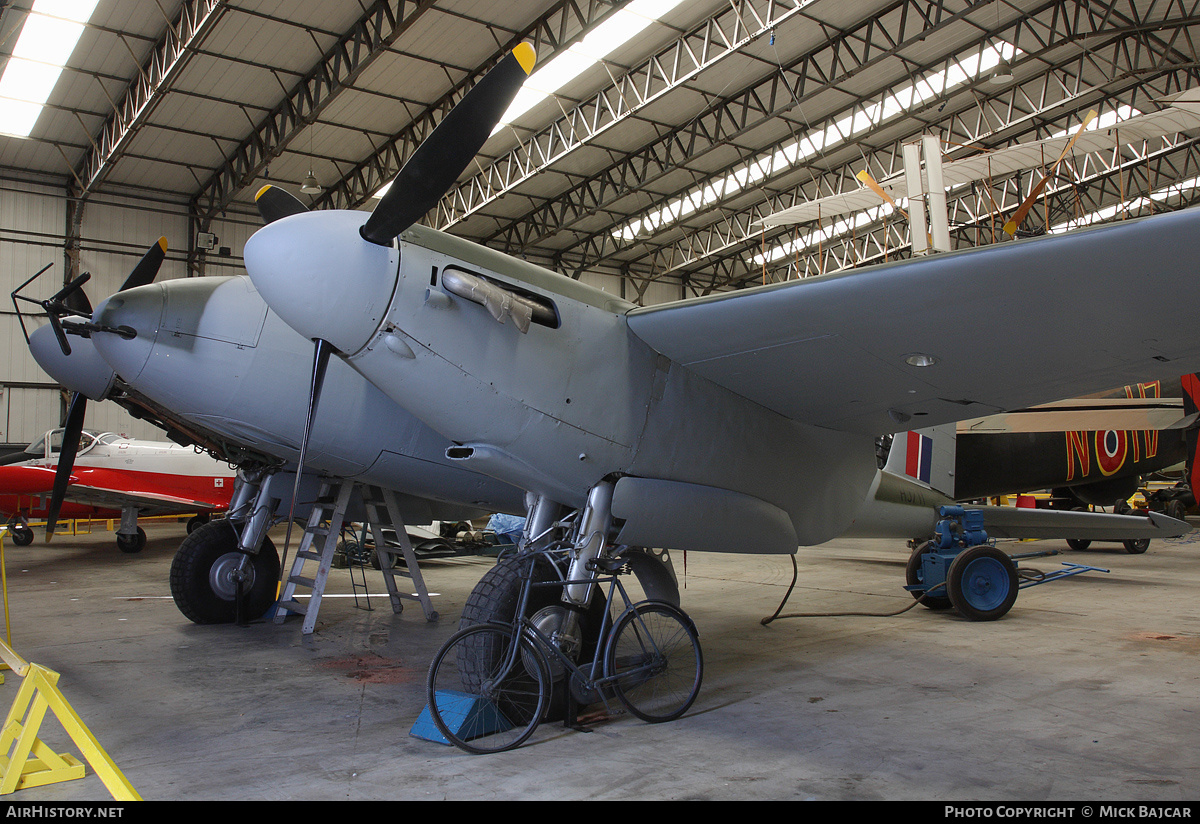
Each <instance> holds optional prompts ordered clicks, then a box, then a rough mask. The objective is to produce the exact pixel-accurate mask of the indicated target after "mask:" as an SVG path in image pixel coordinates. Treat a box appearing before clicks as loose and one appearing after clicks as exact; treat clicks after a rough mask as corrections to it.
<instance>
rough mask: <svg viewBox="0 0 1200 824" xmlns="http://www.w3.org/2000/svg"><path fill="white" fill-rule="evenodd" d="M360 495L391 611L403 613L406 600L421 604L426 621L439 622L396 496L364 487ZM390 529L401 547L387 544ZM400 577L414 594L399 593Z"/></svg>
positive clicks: (386, 490)
mask: <svg viewBox="0 0 1200 824" xmlns="http://www.w3.org/2000/svg"><path fill="white" fill-rule="evenodd" d="M360 492H361V493H362V500H363V504H364V506H365V507H366V510H367V525H368V527H369V528H370V530H371V536H372V538H374V540H375V555H376V558H378V560H379V568H380V569H381V570H383V582H384V585H385V586H386V587H387V592H388V598H389V599H390V600H391V602H392V612H393V613H395V614H397V615H399V614H400V613H401V612H402V611H403V610H404V602H403V601H404V599H409V600H414V601H419V602H420V604H421V609H422V611H423V612H424V613H425V620H427V621H436V620H437V617H438V614H437V611H436V610H434V608H433V602H432V601H430V599H429V589H428V588H427V587H426V586H425V579H424V577H423V576H422V575H421V569H420V567H418V566H417V553H416V552H414V551H413V547H412V541H411V540H409V537H408V530H407V529H405V527H404V519H403V518H402V517H401V515H400V505H399V503H397V501H396V493H395V492H393V491H392V490H390V489H384V488H383V487H378V486H369V485H365V484H364V485H363V486H361V487H360ZM387 528H390V529H391V530H392V531H393V532H395V534H396V543H397V544H398V546H392V545H390V544H388V543H387V541H386V539H385V538H384V529H387ZM363 537H364V538H365V537H366V536H365V535H364V536H363ZM400 559H403V561H404V567H403V568H401V567H400V566H399V565H398V561H399V560H400ZM397 575H401V576H404V577H407V578H409V579H410V580H411V581H412V587H411V588H412V590H413V591H412V592H411V593H410V592H401V591H400V588H399V587H398V586H397V585H396V576H397Z"/></svg>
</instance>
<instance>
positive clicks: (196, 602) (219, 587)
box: [171, 521, 279, 624]
mask: <svg viewBox="0 0 1200 824" xmlns="http://www.w3.org/2000/svg"><path fill="white" fill-rule="evenodd" d="M245 557H249V559H250V563H249V564H248V565H246V578H245V580H244V581H243V582H242V594H243V605H244V608H245V614H246V615H247V616H249V617H251V618H257V617H258V616H260V615H262V614H263V613H265V612H266V611H267V608H268V607H270V606H271V604H272V603H274V601H275V589H276V584H277V583H278V582H279V553H278V552H276V551H275V545H274V544H273V543H272V542H271V539H270V538H268V537H264V538H263V542H262V547H261V548H260V549H259V551H258V554H257V555H250V556H247V555H246V553H243V552H241V551H240V550H239V549H238V534H237V532H236V531H235V530H234V528H233V524H231V523H229V522H228V521H211V522H209V523H207V524H205V525H204V526H202V527H200V528H199V529H197V530H196V531H195V532H193V533H192V534H191V535H189V536H187V537H186V538H184V539H183V543H181V544H180V545H179V550H178V552H176V553H175V560H174V561H172V562H171V596H172V597H173V598H174V599H175V606H177V607H179V611H180V612H182V613H183V614H184V615H185V616H186V617H187V618H188V620H190V621H192V622H194V623H197V624H228V623H232V622H233V621H235V620H237V602H236V597H237V573H238V570H239V568H240V566H241V564H242V559H243V558H245Z"/></svg>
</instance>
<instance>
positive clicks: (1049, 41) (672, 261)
mask: <svg viewBox="0 0 1200 824" xmlns="http://www.w3.org/2000/svg"><path fill="white" fill-rule="evenodd" d="M1069 5H1072V6H1073V5H1075V4H1074V3H1073V2H1072V3H1070V4H1069ZM1055 19H1056V21H1057V22H1058V23H1059V24H1063V23H1064V21H1065V22H1066V23H1068V24H1069V26H1068V30H1066V31H1063V32H1062V33H1061V34H1060V37H1058V38H1055V37H1046V32H1045V31H1042V32H1040V33H1039V37H1045V43H1046V45H1045V48H1044V49H1043V51H1046V52H1049V51H1050V50H1051V49H1053V48H1054V47H1055V46H1056V45H1061V42H1062V40H1064V39H1070V38H1071V37H1072V34H1071V31H1073V30H1075V27H1076V26H1077V25H1078V23H1079V21H1078V20H1077V19H1076V20H1067V18H1065V16H1060V15H1055ZM1034 22H1036V21H1034ZM1039 26H1041V24H1039ZM1043 28H1044V27H1043ZM1123 56H1124V57H1126V58H1127V57H1129V56H1130V52H1129V51H1128V50H1124V49H1118V50H1117V52H1116V53H1115V54H1114V60H1116V61H1120V60H1121V58H1122V57H1123ZM1093 59H1094V57H1093V56H1092V53H1091V52H1085V53H1082V54H1080V53H1075V54H1073V55H1071V56H1070V58H1069V59H1065V60H1063V62H1062V63H1059V64H1056V65H1054V66H1053V67H1052V70H1051V71H1048V72H1046V73H1043V74H1042V75H1041V76H1039V77H1038V78H1036V79H1035V80H1034V81H1031V82H1030V83H1028V84H1026V85H1025V86H1021V87H1014V88H1012V89H1010V90H1008V91H1006V92H1005V93H1003V94H1002V95H998V96H996V98H993V99H989V100H986V101H981V103H980V105H981V106H983V105H986V106H987V107H988V110H989V114H990V115H991V116H990V117H982V118H978V119H977V121H976V122H975V123H974V124H969V123H968V122H967V120H968V118H970V117H971V115H972V112H973V111H974V110H972V111H971V112H966V113H962V114H953V115H951V116H950V117H949V118H948V119H947V121H945V122H943V123H941V124H938V127H939V128H940V130H941V131H942V133H943V134H944V135H946V137H947V140H948V141H949V142H951V143H969V142H973V141H976V140H979V139H981V138H982V137H987V138H988V139H989V143H990V145H1000V144H1001V143H1002V142H1005V141H1007V140H1008V139H1011V138H1012V137H1014V136H1016V134H1017V133H1021V134H1025V135H1028V134H1029V133H1030V132H1031V131H1034V132H1035V134H1034V136H1035V137H1043V136H1045V134H1042V133H1037V131H1036V130H1037V129H1044V127H1045V123H1046V122H1047V120H1046V119H1045V118H1044V117H1043V116H1039V111H1040V112H1042V113H1043V114H1044V113H1045V112H1053V111H1055V110H1061V108H1062V103H1063V101H1064V100H1071V101H1074V105H1075V106H1076V107H1079V106H1083V105H1084V102H1085V101H1084V100H1083V98H1085V97H1088V95H1089V94H1092V93H1093V92H1094V91H1095V90H1094V89H1093V88H1092V87H1090V86H1088V85H1087V84H1086V83H1084V81H1083V80H1082V77H1083V76H1084V68H1085V64H1087V63H1088V62H1089V61H1091V60H1093ZM1132 68H1133V66H1132V65H1130V64H1128V63H1124V64H1122V63H1120V62H1118V63H1117V64H1116V65H1115V66H1113V67H1110V69H1111V70H1112V71H1114V72H1118V73H1121V72H1123V73H1125V74H1127V75H1128V76H1129V77H1130V78H1131V79H1132V78H1133V77H1135V76H1136V75H1135V74H1134V73H1133V72H1132V71H1131V70H1132ZM1184 82H1186V81H1185V80H1183V79H1181V78H1179V77H1174V78H1173V79H1171V80H1169V81H1168V82H1167V84H1166V85H1165V86H1162V87H1160V89H1174V90H1178V88H1177V86H1178V84H1180V83H1184ZM1030 87H1035V91H1033V92H1032V93H1031V92H1030V91H1029V88H1030ZM1131 90H1132V91H1131ZM1139 90H1140V91H1139ZM1163 93H1165V91H1160V90H1159V89H1156V88H1155V87H1153V86H1148V85H1146V84H1144V83H1142V84H1139V83H1136V82H1134V83H1131V84H1130V86H1127V87H1126V93H1124V94H1123V95H1122V97H1121V98H1116V97H1112V98H1110V100H1111V102H1112V105H1119V104H1121V103H1124V102H1128V100H1129V99H1130V95H1133V96H1141V97H1143V98H1153V97H1158V96H1161V95H1162V94H1163ZM999 116H1004V117H1005V118H1006V119H1001V120H999V124H1000V125H999V126H997V125H996V124H997V122H998V117H999ZM838 117H840V115H839V116H838ZM1054 119H1055V118H1053V117H1052V118H1049V120H1051V121H1052V120H1054ZM1013 122H1018V123H1020V124H1022V125H1021V127H1020V129H1019V130H1016V131H1014V130H1013V129H1012V128H1010V127H1011V126H1012V124H1013ZM822 125H828V124H822ZM916 125H918V126H919V125H920V121H919V120H918V121H917V124H916ZM980 127H982V129H981V128H980ZM872 133H873V132H872ZM870 136H871V133H868V134H864V135H861V136H858V137H857V138H856V140H857V142H858V145H859V146H860V147H861V146H863V145H864V144H867V143H868V141H869V139H870ZM897 147H898V143H897V144H893V145H889V146H887V147H883V148H881V149H879V150H876V151H874V152H867V153H866V161H867V166H868V168H870V169H871V170H872V173H874V174H886V173H888V172H891V171H895V170H896V169H897V168H899V166H898V162H899V161H898V157H899V154H898V152H899V150H898V148H897ZM728 172H729V170H724V171H723V172H722V173H721V174H727V173H728ZM848 175H851V176H852V170H851V169H850V168H849V167H844V168H841V169H839V170H837V171H836V172H835V176H836V178H837V179H838V181H839V182H840V181H844V180H849V176H848ZM823 183H824V185H822V184H823ZM839 185H840V183H839ZM854 185H855V186H857V183H855V184H854ZM838 189H839V186H835V185H831V184H829V183H828V176H827V175H826V176H822V177H815V176H814V180H813V181H812V182H811V184H802V185H801V186H800V187H799V188H797V189H795V190H794V191H793V192H792V193H791V194H790V196H787V195H780V194H778V193H776V194H773V195H769V196H768V198H767V200H765V201H764V202H762V203H760V204H758V205H757V206H755V207H754V208H752V209H750V210H749V211H746V212H742V213H737V214H732V215H727V216H725V217H723V218H721V219H719V220H717V221H715V222H713V223H711V224H710V225H708V226H706V227H703V228H700V229H697V230H695V231H691V232H689V234H688V235H687V237H684V238H682V239H677V240H674V241H670V242H666V243H662V244H659V245H650V244H646V246H645V248H646V249H647V251H646V252H644V253H643V254H641V255H639V256H638V257H637V259H636V260H634V261H632V263H631V265H633V266H635V267H637V268H639V269H641V270H643V271H645V270H647V269H649V270H653V271H656V272H659V273H660V274H668V273H678V272H680V271H682V270H686V269H689V268H696V267H699V266H702V265H703V266H707V265H709V264H710V263H711V261H710V260H708V259H711V258H712V257H714V256H720V255H721V254H723V253H724V251H725V250H728V249H734V248H737V247H739V246H752V245H754V244H756V243H757V242H758V241H759V239H760V234H761V231H760V230H758V229H756V228H754V226H753V224H754V222H755V221H757V220H758V219H760V218H762V217H765V216H766V215H768V214H771V213H773V212H775V211H778V210H780V209H782V208H786V207H787V206H790V205H794V204H795V203H797V202H803V201H805V200H810V199H813V198H815V197H820V196H822V195H825V194H829V193H831V192H832V191H836V190H838ZM710 209H711V211H712V212H713V213H719V212H720V211H721V209H720V206H719V204H715V205H713V206H712V207H710ZM669 228H670V227H664V229H663V230H662V231H663V232H664V233H665V232H666V231H667V230H668V229H669ZM683 231H687V230H686V229H684V230H683ZM678 232H679V229H678V228H677V229H676V234H678ZM625 245H626V247H627V248H628V246H629V244H625ZM598 251H600V250H599V249H598V248H596V247H592V248H583V249H579V250H578V255H577V256H576V255H575V254H563V255H562V259H563V261H564V264H565V265H568V268H571V267H578V266H587V265H594V264H595V263H597V262H598V261H600V260H603V259H604V258H605V257H608V256H611V255H612V254H613V253H614V252H615V251H616V250H615V249H612V248H611V244H610V245H606V246H605V247H604V249H603V253H602V254H597V252H598Z"/></svg>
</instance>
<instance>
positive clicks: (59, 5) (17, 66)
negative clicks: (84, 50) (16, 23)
mask: <svg viewBox="0 0 1200 824" xmlns="http://www.w3.org/2000/svg"><path fill="white" fill-rule="evenodd" d="M98 1H99V0H34V4H33V8H32V9H31V10H30V12H29V15H28V16H27V17H26V18H25V23H24V25H23V26H22V27H21V34H20V36H19V37H18V38H17V44H16V45H15V46H14V47H13V51H12V56H11V57H9V59H8V63H7V64H6V65H5V67H4V74H3V75H0V133H2V134H8V135H12V136H14V137H29V135H30V133H31V132H32V131H33V127H34V124H36V123H37V119H38V116H39V115H40V114H41V113H42V109H43V108H44V107H45V105H46V101H47V100H48V99H49V98H50V92H52V91H53V90H54V86H55V84H56V83H58V78H59V75H61V74H62V70H63V66H65V65H66V64H67V60H68V59H69V58H70V57H71V52H73V51H74V50H75V44H76V43H78V42H79V38H80V37H81V36H82V35H83V30H84V24H85V23H86V22H87V21H88V20H89V19H90V18H91V16H92V12H93V11H95V10H96V4H97V2H98Z"/></svg>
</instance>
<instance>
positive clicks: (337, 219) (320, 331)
mask: <svg viewBox="0 0 1200 824" xmlns="http://www.w3.org/2000/svg"><path fill="white" fill-rule="evenodd" d="M363 220H364V214H363V213H362V212H353V211H334V210H321V211H316V212H304V213H301V214H296V215H292V216H290V217H286V218H282V219H280V220H276V221H274V222H272V223H269V224H267V225H266V226H264V227H262V228H261V229H259V230H258V231H257V232H255V233H254V235H253V236H252V237H251V238H250V239H249V240H248V241H247V242H246V246H245V249H244V250H243V258H244V260H245V264H246V272H247V273H248V274H249V275H250V280H251V281H253V282H254V288H255V289H256V290H258V293H259V294H260V295H262V297H263V300H265V301H266V302H267V305H268V306H270V307H271V309H272V310H274V312H275V313H276V314H277V315H279V317H280V318H281V319H282V320H283V322H284V323H286V324H287V325H288V326H290V327H292V328H293V329H295V330H296V331H297V332H299V333H300V334H301V335H303V336H304V337H306V338H308V339H310V340H311V339H316V338H320V339H322V340H326V341H328V342H329V343H331V344H333V346H334V347H335V348H337V349H338V350H339V351H341V352H343V353H345V354H353V353H354V352H357V351H358V350H359V349H361V348H362V347H363V346H365V345H366V344H367V342H368V341H370V339H371V337H372V335H374V333H375V331H376V330H377V329H378V328H379V325H380V323H382V321H383V319H384V317H385V316H386V314H387V310H388V306H389V304H390V302H391V299H392V292H393V291H394V290H395V287H396V278H397V270H398V265H399V257H398V252H397V250H395V249H392V248H390V247H385V246H379V245H377V244H374V243H371V242H369V241H366V240H364V239H363V238H362V236H361V235H360V234H359V229H360V227H361V226H362V224H363Z"/></svg>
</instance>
